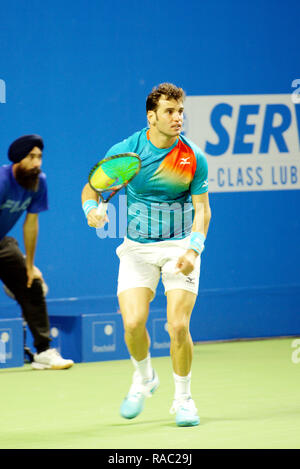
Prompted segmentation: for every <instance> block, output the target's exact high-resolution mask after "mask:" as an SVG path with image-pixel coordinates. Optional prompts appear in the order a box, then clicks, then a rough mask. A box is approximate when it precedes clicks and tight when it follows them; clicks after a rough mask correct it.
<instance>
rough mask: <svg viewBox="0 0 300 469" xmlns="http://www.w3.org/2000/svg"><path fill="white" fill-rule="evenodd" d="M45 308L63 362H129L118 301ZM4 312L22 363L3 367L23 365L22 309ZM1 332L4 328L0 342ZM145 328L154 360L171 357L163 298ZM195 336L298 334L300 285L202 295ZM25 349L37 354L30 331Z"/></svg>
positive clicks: (77, 301)
mask: <svg viewBox="0 0 300 469" xmlns="http://www.w3.org/2000/svg"><path fill="white" fill-rule="evenodd" d="M47 303H48V311H49V317H50V324H51V339H52V343H51V346H52V347H55V348H57V349H58V350H59V351H60V353H61V354H62V355H63V356H64V357H66V358H72V359H73V360H74V361H75V362H77V363H80V362H95V361H107V360H122V359H128V358H129V354H128V351H127V349H126V346H125V342H124V328H123V323H122V317H121V314H120V311H119V307H118V301H117V298H116V297H114V296H103V297H100V296H99V297H89V298H61V299H57V300H55V299H49V300H48V302H47ZM1 311H2V312H1V317H2V316H3V315H4V316H6V319H4V318H3V319H2V321H3V324H5V327H6V328H7V327H8V324H9V321H11V323H13V324H15V327H18V329H17V330H16V332H15V331H14V330H13V333H14V334H15V337H16V339H14V341H13V343H14V345H15V346H17V344H18V347H19V348H18V350H19V355H18V360H17V361H9V360H7V361H6V363H5V365H4V366H6V367H7V366H21V358H20V356H21V355H20V347H21V348H22V347H23V341H22V340H23V339H22V333H21V330H22V321H21V319H20V312H19V308H18V306H17V305H16V304H15V302H13V301H10V302H9V303H6V305H3V307H2V309H1ZM1 327H2V326H1V323H0V337H1ZM147 328H148V331H149V335H150V338H151V350H150V351H151V355H152V356H154V357H155V356H156V357H159V356H167V355H169V351H170V338H169V334H168V324H167V318H166V299H165V296H164V295H163V294H159V295H157V297H156V298H155V300H154V301H153V303H151V307H150V314H149V318H148V323H147ZM10 330H11V329H10ZM5 331H8V329H5ZM5 331H4V328H3V332H5ZM191 333H192V337H193V340H194V342H207V341H222V340H236V339H255V338H270V337H280V336H295V335H300V286H299V285H295V286H290V287H280V288H279V287H264V288H252V289H250V288H245V289H242V288H240V289H231V290H228V289H226V290H225V289H224V290H204V291H200V294H199V298H198V300H197V302H196V305H195V308H194V311H193V314H192V318H191ZM4 337H7V336H6V335H4ZM17 339H18V340H17ZM10 344H11V343H10ZM21 344H22V345H21ZM26 345H27V346H28V347H30V349H31V350H32V351H34V347H33V340H32V336H31V333H30V331H29V330H28V327H27V331H26ZM10 346H11V345H10ZM0 353H1V350H0ZM1 365H2V366H3V364H1V363H0V366H1Z"/></svg>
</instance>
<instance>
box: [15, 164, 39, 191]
mask: <svg viewBox="0 0 300 469" xmlns="http://www.w3.org/2000/svg"><path fill="white" fill-rule="evenodd" d="M40 173H41V170H40V169H39V168H35V169H24V168H22V166H17V167H16V172H15V176H16V181H17V183H18V184H20V186H22V187H24V189H27V190H29V191H34V192H36V191H37V190H38V188H39V180H40V178H39V175H40Z"/></svg>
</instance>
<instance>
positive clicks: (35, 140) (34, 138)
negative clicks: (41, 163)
mask: <svg viewBox="0 0 300 469" xmlns="http://www.w3.org/2000/svg"><path fill="white" fill-rule="evenodd" d="M34 147H38V148H39V149H40V150H42V151H43V149H44V142H43V139H42V137H40V136H39V135H24V136H23V137H20V138H17V140H15V141H14V142H13V143H12V144H11V145H10V147H9V149H8V158H9V159H10V161H12V162H13V163H19V162H20V161H21V160H22V159H23V158H25V157H26V156H27V155H28V153H30V152H31V150H32V149H33V148H34Z"/></svg>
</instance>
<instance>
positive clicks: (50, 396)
mask: <svg viewBox="0 0 300 469" xmlns="http://www.w3.org/2000/svg"><path fill="white" fill-rule="evenodd" d="M293 340H294V339H293V338H286V339H277V340H263V341H249V342H229V343H211V344H200V345H197V346H195V349H194V365H193V376H192V393H193V398H194V400H195V402H196V404H197V407H198V409H199V414H200V417H201V424H200V426H199V427H193V428H178V427H176V425H175V422H174V416H172V415H170V414H169V408H170V406H171V403H172V397H173V378H172V373H171V362H170V358H169V357H163V358H154V359H153V364H154V366H155V368H156V370H157V372H158V374H159V377H160V381H161V385H160V388H159V389H158V391H157V392H156V394H155V395H154V396H153V397H152V398H150V399H147V402H146V408H145V410H144V412H143V413H142V414H141V415H140V416H139V417H137V418H136V419H134V420H131V421H126V420H124V419H122V418H121V417H120V416H119V406H120V403H121V400H122V399H123V397H124V396H125V394H126V393H127V390H128V388H129V385H130V381H131V373H132V365H131V362H130V361H129V360H123V361H114V362H98V363H81V364H76V365H75V366H74V367H73V368H71V369H70V370H64V371H32V370H31V368H30V366H29V365H26V366H25V367H24V368H15V369H5V370H1V371H0V390H1V391H0V392H1V401H0V415H1V426H0V448H107V449H118V448H119V449H121V448H122V449H124V448H131V449H134V448H135V449H140V448H150V449H189V448H191V449H192V448H300V363H298V364H297V363H294V362H293V361H292V353H293V351H295V349H294V348H292V343H293ZM298 347H299V346H298ZM298 356H299V357H300V353H299V354H298Z"/></svg>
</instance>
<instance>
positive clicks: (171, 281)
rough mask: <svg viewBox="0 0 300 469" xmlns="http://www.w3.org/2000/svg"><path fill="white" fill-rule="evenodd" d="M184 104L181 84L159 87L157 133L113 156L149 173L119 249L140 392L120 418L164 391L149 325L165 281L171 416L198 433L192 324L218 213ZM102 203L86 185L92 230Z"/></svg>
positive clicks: (152, 120) (153, 116)
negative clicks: (187, 131)
mask: <svg viewBox="0 0 300 469" xmlns="http://www.w3.org/2000/svg"><path fill="white" fill-rule="evenodd" d="M184 98H185V95H184V91H183V90H182V89H181V88H178V87H176V86H174V85H173V84H170V83H163V84H160V85H159V86H158V87H156V88H154V89H153V90H152V92H151V93H150V94H149V96H148V97H147V101H146V111H147V119H148V124H149V128H144V129H142V130H141V131H138V132H136V133H135V134H134V135H132V136H131V137H129V138H127V139H126V140H124V141H123V142H121V143H118V144H116V145H114V146H113V147H112V148H111V149H110V150H109V151H108V153H107V155H106V156H111V155H114V154H120V153H125V152H134V153H137V154H138V155H139V156H140V158H141V161H142V167H141V171H140V172H139V173H138V175H137V176H136V177H135V178H134V179H133V180H132V181H131V182H130V183H129V184H128V186H127V215H128V219H127V223H128V226H127V236H126V237H125V239H124V242H123V243H122V244H121V245H120V246H119V247H118V248H117V255H118V256H119V258H120V268H119V278H118V298H119V304H120V309H121V313H122V317H123V323H124V329H125V342H126V345H127V347H128V350H129V353H130V356H131V359H132V362H133V365H134V374H133V380H132V385H131V387H130V389H129V392H128V394H127V396H126V398H125V399H124V401H123V403H122V405H121V409H120V412H121V415H122V416H123V417H124V418H127V419H132V418H134V417H136V416H137V415H139V414H140V412H141V411H142V410H143V407H144V403H145V398H146V397H148V396H151V395H152V394H153V393H154V391H155V390H156V389H157V387H158V386H159V378H158V376H157V373H156V372H155V370H153V368H152V364H151V357H150V353H149V347H150V339H149V334H148V332H147V330H146V321H147V318H148V314H149V304H150V302H151V300H152V299H153V298H154V295H155V291H156V287H157V284H158V282H159V279H160V277H161V278H162V282H163V284H164V288H165V294H166V296H167V320H168V332H169V334H170V341H171V350H170V353H171V358H172V365H173V375H174V383H175V393H174V400H173V405H172V408H171V413H175V414H176V418H175V419H176V423H177V425H178V426H194V425H198V424H199V422H200V419H199V416H198V411H197V409H196V406H195V403H194V401H193V399H192V395H191V365H192V355H193V342H192V338H191V334H190V330H189V323H190V318H191V314H192V311H193V307H194V305H195V301H196V298H197V293H198V284H199V275H200V256H201V252H202V250H203V249H204V241H205V238H206V234H207V230H208V226H209V222H210V217H211V211H210V206H209V198H208V170H207V161H206V158H205V156H204V154H203V153H202V151H201V150H200V149H199V148H198V147H197V146H196V145H195V144H194V143H192V142H191V141H190V140H188V139H187V138H186V137H184V136H183V135H181V130H182V124H183V111H184ZM95 201H97V195H96V193H95V192H94V191H92V189H91V188H90V187H89V186H88V185H86V186H85V187H84V189H83V192H82V202H83V208H84V210H85V213H86V216H87V221H88V224H89V225H90V226H94V227H97V225H98V223H99V216H98V215H97V213H96V209H95ZM93 204H94V205H93Z"/></svg>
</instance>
